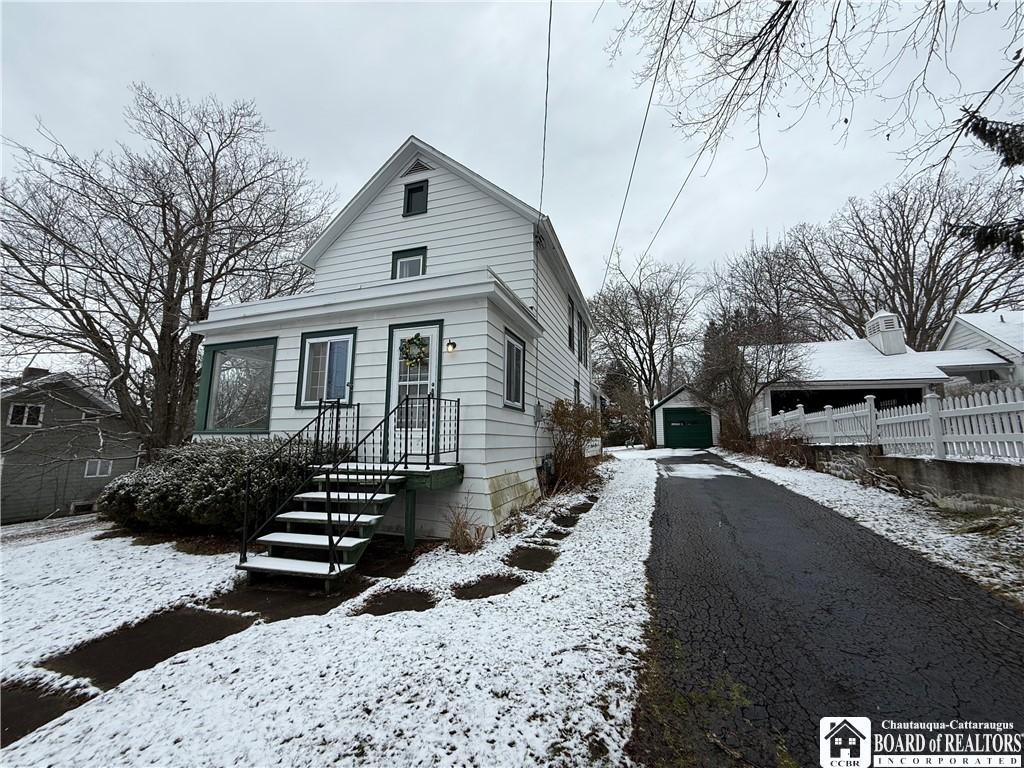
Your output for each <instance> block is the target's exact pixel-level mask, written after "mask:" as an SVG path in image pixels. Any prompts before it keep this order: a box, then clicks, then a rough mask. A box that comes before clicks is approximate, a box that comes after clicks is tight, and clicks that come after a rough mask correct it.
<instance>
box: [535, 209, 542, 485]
mask: <svg viewBox="0 0 1024 768" xmlns="http://www.w3.org/2000/svg"><path fill="white" fill-rule="evenodd" d="M543 215H544V214H540V216H541V217H542V216H543ZM539 273H540V217H538V219H537V226H536V228H535V229H534V238H533V316H534V318H536V320H537V322H538V323H540V295H539V294H540V278H539ZM533 397H534V400H535V403H536V404H535V405H534V409H535V410H534V413H533V463H534V466H537V467H539V466H540V465H541V456H540V336H534V337H533Z"/></svg>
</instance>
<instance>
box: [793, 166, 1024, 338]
mask: <svg viewBox="0 0 1024 768" xmlns="http://www.w3.org/2000/svg"><path fill="white" fill-rule="evenodd" d="M1020 210H1021V199H1020V195H1019V194H1018V193H1017V192H1016V190H1015V189H1014V188H1013V185H1012V184H1009V183H1006V184H1002V185H999V186H996V187H992V186H990V185H988V184H985V183H984V182H982V181H980V180H973V181H961V180H958V179H956V178H955V177H950V176H948V175H947V176H946V177H945V178H944V179H943V180H937V179H936V178H935V177H931V178H929V177H927V176H919V177H917V178H915V179H913V180H912V181H911V182H909V183H907V184H904V185H899V186H894V187H889V188H886V189H884V190H882V191H881V192H879V193H877V194H875V195H874V196H872V198H871V199H870V200H858V199H851V200H850V201H849V202H848V203H847V205H846V207H844V208H843V209H842V210H841V211H840V212H839V213H838V214H836V215H835V216H834V217H833V218H832V220H831V221H830V222H829V223H828V224H827V225H824V226H806V225H804V226H799V227H797V228H795V229H793V230H791V231H790V233H789V236H788V243H787V245H788V248H789V249H791V250H792V252H793V254H794V255H795V259H796V262H795V268H794V271H793V285H794V287H795V288H796V290H797V292H798V293H799V294H800V297H801V301H802V303H803V304H804V305H807V306H813V307H816V308H817V309H818V310H820V311H821V312H823V313H827V314H828V315H830V316H832V317H834V318H835V319H836V320H837V321H838V322H839V323H841V325H842V326H844V327H845V328H846V329H847V331H848V333H851V334H855V335H858V336H863V335H864V332H865V326H866V325H867V321H868V319H869V318H870V317H871V315H873V314H874V313H875V312H876V311H877V310H879V309H888V310H891V311H892V312H895V313H896V314H897V316H899V318H900V320H902V322H903V326H904V328H905V329H906V333H907V342H908V343H909V344H910V346H911V347H912V348H914V349H917V350H927V349H934V348H935V346H936V345H937V344H938V342H939V340H940V339H941V337H942V334H943V332H944V331H945V329H946V327H947V326H948V325H949V323H950V321H951V320H952V318H953V315H954V314H956V313H957V312H984V311H987V310H991V309H996V308H998V307H1001V306H1006V305H1012V304H1015V303H1018V302H1020V301H1021V300H1022V299H1024V263H1022V262H1021V261H1020V260H1019V259H1015V258H1014V257H1013V255H1012V254H1011V253H1010V252H1009V250H1007V249H1006V248H995V249H991V250H988V251H984V252H981V253H979V252H978V251H976V250H975V249H974V247H973V244H972V243H971V242H970V241H968V240H965V239H964V238H963V237H962V236H961V229H962V228H963V227H964V226H966V225H976V224H978V223H984V222H991V221H1003V220H1005V219H1007V218H1012V217H1014V215H1015V212H1016V216H1019V215H1020Z"/></svg>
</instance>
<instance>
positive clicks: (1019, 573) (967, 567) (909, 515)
mask: <svg viewBox="0 0 1024 768" xmlns="http://www.w3.org/2000/svg"><path fill="white" fill-rule="evenodd" d="M712 450H713V451H714V452H715V453H717V454H718V455H720V456H721V457H722V458H724V459H725V460H726V461H729V462H730V463H732V464H735V465H736V466H738V467H742V468H743V469H745V470H747V471H748V472H750V473H751V474H754V475H757V476H758V477H763V478H765V479H767V480H771V481H772V482H774V483H778V484H779V485H781V486H783V487H785V488H788V489H790V490H791V491H793V492H795V493H799V494H800V495H801V496H806V497H807V498H809V499H813V500H814V501H816V502H818V503H819V504H823V505H824V506H826V507H830V508H831V509H834V510H835V511H836V512H838V513H839V514H841V515H844V516H845V517H848V518H850V519H851V520H855V521H857V522H858V523H860V524H861V525H863V526H866V527H867V528H870V529H871V530H873V531H875V532H876V533H878V534H881V535H882V536H885V537H886V538H888V539H891V540H892V541H895V542H896V543H898V544H901V545H902V546H905V547H908V548H909V549H912V550H914V551H915V552H918V553H920V554H922V555H924V556H925V557H926V558H928V559H929V560H931V561H932V562H935V563H938V564H939V565H942V566H945V567H947V568H951V569H952V570H954V571H958V572H960V573H962V574H964V575H965V576H968V577H970V578H972V579H975V580H976V581H978V582H979V583H981V584H983V585H985V586H987V587H989V588H991V589H993V590H995V591H998V592H1002V593H1004V594H1006V595H1007V596H1009V597H1011V598H1014V599H1016V600H1017V601H1019V602H1024V526H1021V525H1020V524H1019V523H1018V524H1016V525H1012V526H1010V527H1007V528H1003V529H1002V530H1000V531H998V532H997V533H961V532H957V529H958V528H960V527H961V526H962V525H963V524H964V522H965V521H964V520H963V519H962V518H957V517H954V516H951V515H950V514H949V513H944V512H942V511H940V510H938V509H936V508H935V507H933V506H932V505H930V504H926V503H923V502H919V501H916V500H914V499H907V498H903V497H902V496H897V495H896V494H894V493H889V492H888V491H882V490H879V489H876V488H868V487H865V486H863V485H860V484H859V483H856V482H854V481H852V480H843V479H841V478H838V477H834V476H832V475H828V474H824V473H822V472H815V471H814V470H811V469H798V468H793V467H778V466H775V465H774V464H771V463H769V462H767V461H763V460H761V459H757V458H754V457H751V456H746V455H743V454H738V453H731V452H729V451H725V450H722V449H712Z"/></svg>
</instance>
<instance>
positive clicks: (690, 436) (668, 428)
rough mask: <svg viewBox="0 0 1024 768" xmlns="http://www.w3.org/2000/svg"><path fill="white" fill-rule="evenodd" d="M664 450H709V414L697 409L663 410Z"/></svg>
mask: <svg viewBox="0 0 1024 768" xmlns="http://www.w3.org/2000/svg"><path fill="white" fill-rule="evenodd" d="M662 418H663V419H665V447H666V448H710V447H711V444H712V443H711V414H709V413H705V412H704V411H702V410H700V409H699V408H665V409H664V410H663V411H662Z"/></svg>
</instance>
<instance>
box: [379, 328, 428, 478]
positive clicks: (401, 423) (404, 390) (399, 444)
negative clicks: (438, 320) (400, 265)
mask: <svg viewBox="0 0 1024 768" xmlns="http://www.w3.org/2000/svg"><path fill="white" fill-rule="evenodd" d="M417 334H419V338H420V339H421V340H422V341H421V343H420V344H419V345H418V346H419V347H420V348H422V349H423V350H424V352H423V354H422V357H423V359H422V360H421V361H420V362H416V363H411V364H410V363H409V362H407V361H406V360H403V359H402V347H403V342H404V341H406V340H407V339H411V338H413V337H415V336H416V335H417ZM440 341H441V329H440V326H438V325H422V326H418V327H416V328H395V329H394V330H393V331H392V332H391V381H390V382H389V383H388V386H389V387H390V395H391V398H390V403H391V407H392V408H394V407H396V406H400V407H399V408H398V411H397V413H396V414H395V418H394V419H392V420H391V422H390V430H391V435H390V438H389V443H390V445H391V450H390V452H389V453H390V459H391V460H392V461H397V460H398V459H399V458H400V457H401V456H402V454H403V453H405V451H406V445H408V452H409V461H410V463H412V462H415V463H417V464H422V463H424V461H425V460H426V457H427V455H428V454H430V453H433V451H434V450H435V448H436V446H437V429H436V417H437V412H436V411H437V409H436V407H434V408H432V409H431V410H430V411H429V413H428V405H427V400H426V397H427V396H428V395H429V394H431V393H433V395H434V396H435V397H437V396H438V395H439V392H438V389H439V374H440V360H439V359H438V350H439V345H440ZM407 397H408V398H409V404H408V408H406V407H401V405H402V403H403V402H404V401H405V399H406V398H407Z"/></svg>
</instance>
